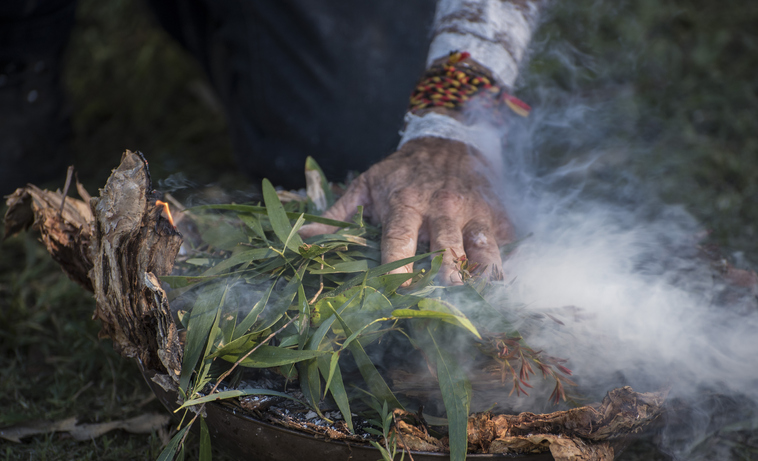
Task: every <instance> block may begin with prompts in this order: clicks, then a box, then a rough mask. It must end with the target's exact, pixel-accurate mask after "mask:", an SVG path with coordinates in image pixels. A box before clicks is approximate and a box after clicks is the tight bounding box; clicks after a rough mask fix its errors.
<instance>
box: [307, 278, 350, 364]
mask: <svg viewBox="0 0 758 461" xmlns="http://www.w3.org/2000/svg"><path fill="white" fill-rule="evenodd" d="M360 293H361V290H356V291H355V293H354V294H353V295H352V296H351V297H350V299H348V300H346V301H343V302H342V305H340V307H338V308H337V309H336V312H337V313H338V314H341V313H342V312H343V311H344V310H345V309H347V307H348V306H349V305H350V304H352V303H353V302H354V301H355V300H356V299H357V298H358V295H359V294H360ZM345 297H346V296H344V295H340V296H338V297H334V298H331V297H330V298H322V299H320V300H319V301H318V302H317V303H316V304H315V305H314V306H313V308H314V310H315V309H318V310H319V311H323V310H325V309H329V310H330V311H335V309H334V307H333V306H332V303H336V302H339V301H342V300H344V299H345ZM322 315H324V316H325V315H326V313H324V314H322ZM336 319H337V317H335V316H334V315H333V314H332V315H330V316H329V317H328V318H327V319H326V320H324V321H323V322H322V323H321V325H319V327H318V329H317V330H316V331H315V332H314V333H313V334H312V335H311V338H310V340H309V341H308V349H314V350H317V349H318V348H319V347H320V346H321V341H323V340H324V337H325V336H326V334H327V333H328V332H329V329H330V328H331V327H332V324H334V321H335V320H336Z"/></svg>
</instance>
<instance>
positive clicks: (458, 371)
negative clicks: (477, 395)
mask: <svg viewBox="0 0 758 461" xmlns="http://www.w3.org/2000/svg"><path fill="white" fill-rule="evenodd" d="M426 331H427V333H428V335H429V339H430V341H429V342H428V343H427V344H426V346H425V347H424V351H425V352H426V354H427V357H429V358H430V359H431V360H433V361H434V362H435V363H436V365H437V379H438V380H439V384H440V391H441V392H442V401H443V402H444V403H445V410H446V411H447V420H448V436H449V438H450V459H451V461H464V460H465V459H466V453H467V451H468V432H467V430H468V414H469V409H470V406H471V383H470V382H469V380H468V378H466V371H465V370H464V369H462V368H461V367H460V366H459V364H458V362H457V361H456V360H455V358H454V357H453V356H452V355H451V354H449V353H448V352H447V351H446V350H445V349H444V348H442V347H440V345H439V343H438V342H437V340H436V339H435V337H434V332H433V331H432V329H431V328H429V327H427V329H426Z"/></svg>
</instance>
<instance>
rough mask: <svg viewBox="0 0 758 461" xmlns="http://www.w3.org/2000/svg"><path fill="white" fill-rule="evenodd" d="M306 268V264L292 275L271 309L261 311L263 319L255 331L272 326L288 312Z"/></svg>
mask: <svg viewBox="0 0 758 461" xmlns="http://www.w3.org/2000/svg"><path fill="white" fill-rule="evenodd" d="M305 269H306V268H305V266H304V267H302V268H301V269H300V271H298V273H297V274H296V276H294V277H292V278H291V279H290V281H289V282H287V286H285V287H284V290H282V293H281V295H280V296H279V299H277V300H276V301H274V303H273V305H272V306H271V307H270V308H269V309H264V310H263V312H261V315H260V318H261V319H260V322H258V323H257V327H256V328H255V329H254V331H253V332H254V333H255V332H259V331H263V330H267V329H269V328H271V327H272V326H273V325H274V324H275V323H276V322H278V321H279V319H280V318H282V316H283V315H284V313H285V312H287V309H289V308H290V306H291V305H292V300H293V299H294V298H295V294H296V293H297V290H298V288H299V287H300V286H301V282H300V281H301V280H302V279H303V274H304V273H305Z"/></svg>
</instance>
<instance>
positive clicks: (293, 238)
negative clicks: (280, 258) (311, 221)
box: [284, 214, 305, 253]
mask: <svg viewBox="0 0 758 461" xmlns="http://www.w3.org/2000/svg"><path fill="white" fill-rule="evenodd" d="M304 223H305V219H304V218H303V215H302V214H301V215H300V216H298V218H297V221H295V224H294V225H293V226H292V230H291V231H290V233H289V235H288V236H287V240H286V241H285V242H284V246H285V247H287V248H289V249H290V250H292V251H294V252H295V253H299V250H300V247H301V246H302V245H303V239H302V238H300V234H298V233H297V231H299V230H300V228H301V227H303V224H304ZM297 242H299V243H297Z"/></svg>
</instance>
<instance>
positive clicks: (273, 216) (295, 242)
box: [262, 179, 303, 252]
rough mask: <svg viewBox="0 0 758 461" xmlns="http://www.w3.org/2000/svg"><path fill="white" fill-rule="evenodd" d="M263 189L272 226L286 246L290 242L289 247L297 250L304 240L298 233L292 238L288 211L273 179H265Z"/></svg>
mask: <svg viewBox="0 0 758 461" xmlns="http://www.w3.org/2000/svg"><path fill="white" fill-rule="evenodd" d="M262 189H263V201H264V202H265V204H266V210H267V212H268V219H269V221H270V222H271V227H272V228H273V229H274V234H276V236H277V237H278V238H279V240H280V241H281V242H282V243H284V244H285V246H287V244H289V246H287V248H289V249H290V250H292V251H295V252H297V248H298V247H299V246H300V245H302V244H303V240H302V239H301V238H300V235H297V234H295V237H292V238H291V239H290V234H291V233H292V225H290V220H289V218H287V212H285V211H284V206H282V202H281V201H280V200H279V196H278V195H276V189H274V186H272V185H271V181H269V180H268V179H264V180H263V184H262Z"/></svg>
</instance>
